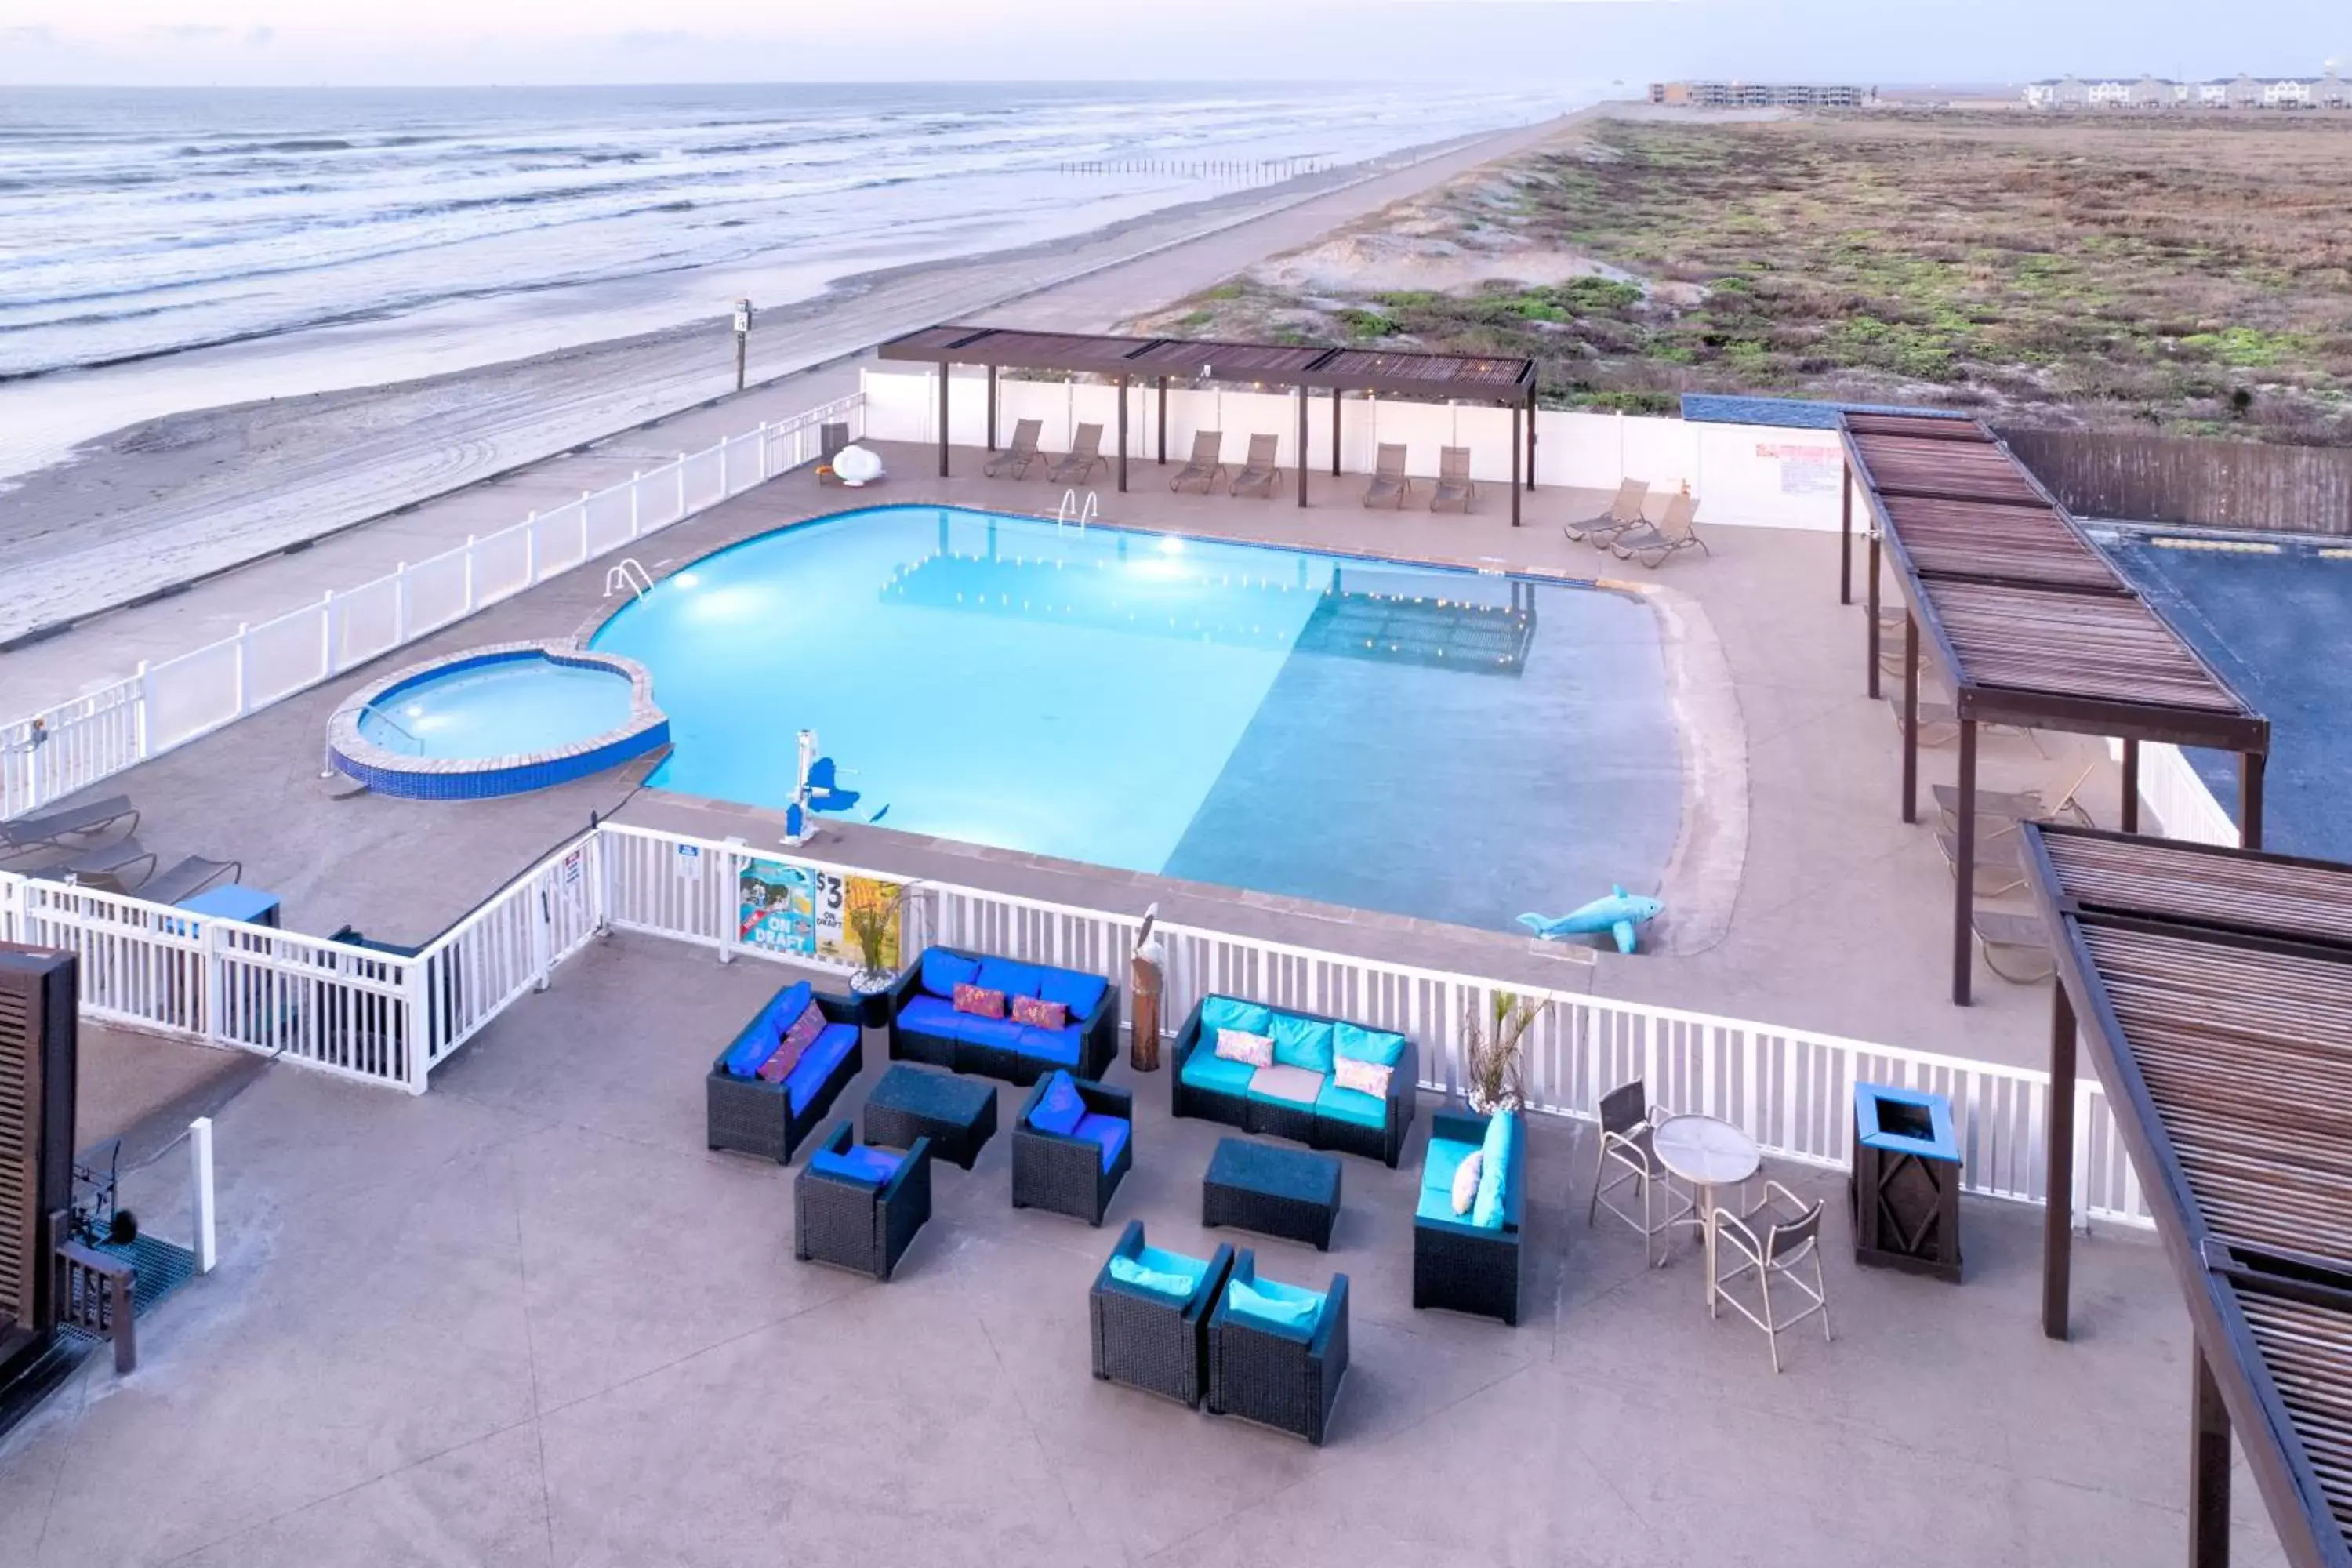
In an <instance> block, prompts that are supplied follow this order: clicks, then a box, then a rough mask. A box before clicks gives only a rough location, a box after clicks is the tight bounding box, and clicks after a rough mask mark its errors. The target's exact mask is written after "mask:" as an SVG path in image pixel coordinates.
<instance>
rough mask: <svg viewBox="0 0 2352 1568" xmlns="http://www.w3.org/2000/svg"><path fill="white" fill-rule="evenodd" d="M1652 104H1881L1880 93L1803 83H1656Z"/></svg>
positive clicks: (1825, 106) (1734, 106)
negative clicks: (1878, 102) (1879, 101)
mask: <svg viewBox="0 0 2352 1568" xmlns="http://www.w3.org/2000/svg"><path fill="white" fill-rule="evenodd" d="M1650 101H1651V102H1652V103H1668V104H1673V105H1675V107H1677V108H1682V109H1860V108H1862V107H1863V106H1864V105H1865V104H1871V103H1876V102H1877V101H1878V89H1876V88H1874V87H1844V86H1837V85H1830V86H1822V85H1817V84H1816V85H1809V84H1806V83H1802V82H1771V81H1654V82H1652V83H1651V84H1650Z"/></svg>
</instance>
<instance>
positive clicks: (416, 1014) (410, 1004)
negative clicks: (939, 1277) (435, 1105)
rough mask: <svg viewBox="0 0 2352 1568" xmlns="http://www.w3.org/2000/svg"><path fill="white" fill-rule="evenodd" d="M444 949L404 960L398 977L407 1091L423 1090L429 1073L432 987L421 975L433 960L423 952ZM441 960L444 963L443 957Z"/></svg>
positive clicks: (431, 1047) (429, 1079)
mask: <svg viewBox="0 0 2352 1568" xmlns="http://www.w3.org/2000/svg"><path fill="white" fill-rule="evenodd" d="M431 952H446V949H439V948H428V949H426V952H425V954H420V955H418V956H417V957H415V958H413V959H411V960H409V961H408V967H407V971H406V973H404V974H403V975H402V977H401V978H402V981H403V984H402V986H401V992H402V994H401V997H400V1002H399V1005H400V1006H401V1007H402V1008H403V1009H404V1010H405V1011H406V1013H407V1014H408V1031H407V1034H408V1083H407V1089H408V1092H409V1093H411V1094H423V1093H424V1092H425V1085H426V1084H427V1083H429V1082H430V1081H431V1079H432V1075H433V1048H434V1039H433V1034H434V1029H433V1025H434V1015H433V987H432V986H431V985H430V984H427V983H426V979H425V977H426V975H427V974H429V973H431V971H432V969H433V963H434V961H433V960H432V958H431V957H429V956H427V955H426V954H430V953H431ZM442 962H443V963H446V962H447V960H446V958H444V959H443V960H442Z"/></svg>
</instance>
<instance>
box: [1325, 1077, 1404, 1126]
mask: <svg viewBox="0 0 2352 1568" xmlns="http://www.w3.org/2000/svg"><path fill="white" fill-rule="evenodd" d="M1315 1114H1316V1115H1318V1116H1328V1117H1330V1118H1331V1119H1332V1120H1333V1121H1349V1122H1353V1123H1354V1124H1355V1125H1357V1126H1358V1127H1386V1126H1387V1125H1388V1124H1389V1102H1388V1101H1387V1100H1382V1099H1381V1097H1380V1096H1379V1095H1377V1094H1366V1093H1364V1092H1363V1091H1362V1090H1360V1089H1341V1088H1340V1087H1339V1085H1338V1084H1336V1083H1330V1084H1325V1085H1324V1086H1323V1092H1322V1093H1321V1094H1318V1095H1317V1096H1316V1097H1315Z"/></svg>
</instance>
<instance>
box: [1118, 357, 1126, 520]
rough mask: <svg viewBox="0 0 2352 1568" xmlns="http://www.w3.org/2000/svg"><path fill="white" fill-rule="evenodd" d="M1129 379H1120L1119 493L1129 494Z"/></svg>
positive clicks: (1122, 377)
mask: <svg viewBox="0 0 2352 1568" xmlns="http://www.w3.org/2000/svg"><path fill="white" fill-rule="evenodd" d="M1127 385H1128V384H1127V377H1125V376H1123V375H1122V376H1120V377H1119V378H1118V493H1119V494H1121V495H1125V494H1126V493H1127Z"/></svg>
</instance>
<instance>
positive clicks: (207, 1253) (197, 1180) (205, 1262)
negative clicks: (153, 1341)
mask: <svg viewBox="0 0 2352 1568" xmlns="http://www.w3.org/2000/svg"><path fill="white" fill-rule="evenodd" d="M188 1215H189V1219H190V1221H191V1222H192V1225H193V1227H194V1231H195V1244H196V1245H195V1254H196V1272H197V1273H199V1274H210V1273H211V1272H212V1271H213V1263H214V1261H215V1255H216V1251H217V1247H216V1244H215V1235H214V1227H213V1119H212V1118H211V1117H209V1116H199V1117H197V1118H196V1119H195V1120H194V1121H191V1122H189V1123H188Z"/></svg>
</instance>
